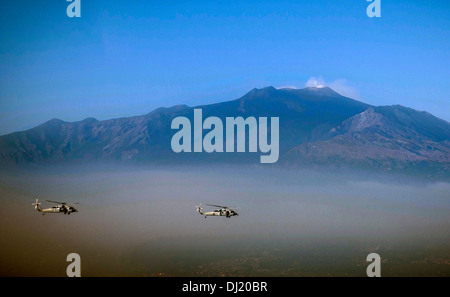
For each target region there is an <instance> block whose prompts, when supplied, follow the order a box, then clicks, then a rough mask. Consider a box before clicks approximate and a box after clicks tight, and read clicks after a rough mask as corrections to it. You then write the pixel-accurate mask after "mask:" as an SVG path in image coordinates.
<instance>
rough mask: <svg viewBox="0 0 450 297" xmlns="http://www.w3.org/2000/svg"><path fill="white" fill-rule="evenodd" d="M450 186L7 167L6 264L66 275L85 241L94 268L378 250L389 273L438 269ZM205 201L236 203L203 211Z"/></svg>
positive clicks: (339, 264)
mask: <svg viewBox="0 0 450 297" xmlns="http://www.w3.org/2000/svg"><path fill="white" fill-rule="evenodd" d="M449 192H450V183H447V182H417V180H416V179H410V178H399V179H392V178H390V176H389V175H371V176H367V175H366V176H364V175H361V174H358V172H353V173H351V174H350V173H345V174H344V173H343V172H341V174H336V173H335V172H332V171H329V172H324V171H320V170H317V171H315V170H303V171H302V170H286V169H276V168H260V167H256V168H248V167H242V166H237V167H235V166H226V167H220V168H218V167H217V166H201V167H191V166H173V167H170V168H167V167H164V168H153V169H148V168H144V167H133V166H127V167H125V166H111V165H105V166H103V167H100V168H98V167H95V166H92V167H85V166H80V167H78V168H75V167H46V169H45V170H37V169H36V168H35V170H28V171H15V172H9V173H6V172H4V171H2V172H1V174H0V201H1V207H0V214H1V215H0V220H1V222H0V226H1V227H0V236H2V248H1V256H0V257H1V263H2V265H1V266H2V270H1V274H2V275H30V276H37V275H59V276H64V275H65V268H66V267H67V263H66V262H65V257H66V256H67V254H69V253H71V252H78V253H79V254H80V255H81V258H82V263H83V264H82V265H83V266H82V267H83V268H82V269H83V271H84V273H85V275H86V276H88V275H91V276H135V275H138V276H141V275H151V276H157V275H170V276H185V275H192V276H218V275H243V276H252V275H266V276H295V275H327V273H331V274H332V275H346V274H347V275H364V273H365V264H366V263H365V256H367V254H368V253H369V252H379V253H380V255H381V256H382V258H386V259H387V261H388V262H387V263H390V265H392V266H389V265H387V267H385V266H383V268H382V269H383V271H385V272H386V273H387V274H389V273H391V275H405V274H408V273H409V274H412V275H439V273H441V274H440V275H442V273H444V274H445V273H448V269H447V270H446V269H444V268H446V267H447V266H448V265H447V266H445V264H442V265H441V264H439V263H441V262H442V261H444V263H445V261H446V259H448V258H449V257H448V255H449V253H450V247H449V246H450V235H449V233H448V230H449V228H450V218H449V216H448V214H449V213H450V212H449V211H450V201H449V199H448V193H449ZM35 199H39V201H40V202H42V203H43V206H44V207H47V206H52V204H50V203H48V202H46V201H45V200H55V201H64V202H79V203H80V205H79V206H77V208H78V209H79V213H76V214H72V215H70V216H64V215H62V214H57V215H45V216H42V215H41V214H40V213H38V212H37V211H36V210H34V207H33V206H31V203H33V202H34V201H35ZM200 203H201V204H202V205H205V204H208V203H209V204H218V205H227V206H230V207H236V208H237V210H238V212H239V214H240V215H239V216H238V217H233V218H230V219H227V218H222V217H216V218H211V217H208V218H206V219H205V218H204V217H203V216H201V215H200V214H199V213H197V212H196V210H195V207H194V206H195V205H199V204H200ZM206 207H207V206H205V208H206ZM333 259H334V260H333ZM430 259H431V260H430ZM333 261H334V262H333ZM208 263H209V264H211V265H208ZM230 263H235V264H236V265H232V264H230ZM330 263H331V264H330ZM333 263H334V264H333ZM252 267H253V268H252ZM438 272H439V273H438Z"/></svg>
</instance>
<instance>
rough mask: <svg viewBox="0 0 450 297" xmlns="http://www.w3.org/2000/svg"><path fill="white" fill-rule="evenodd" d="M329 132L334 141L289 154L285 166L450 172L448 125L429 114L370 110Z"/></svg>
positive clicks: (397, 108)
mask: <svg viewBox="0 0 450 297" xmlns="http://www.w3.org/2000/svg"><path fill="white" fill-rule="evenodd" d="M330 132H331V133H332V134H333V137H331V138H330V139H327V140H324V141H317V142H312V143H305V144H301V145H299V146H297V147H295V148H293V149H291V150H290V151H289V152H288V153H287V154H286V156H285V158H284V162H285V164H291V165H307V164H315V165H318V164H320V165H331V164H332V165H349V164H352V165H363V166H365V167H372V168H384V169H388V170H393V169H405V168H407V167H409V166H412V165H415V166H418V167H424V166H425V167H429V166H432V167H436V166H437V167H439V168H440V169H439V170H448V169H450V124H449V123H448V122H446V121H443V120H441V119H439V118H436V117H434V116H433V115H431V114H429V113H426V112H419V111H416V110H413V109H411V108H407V107H403V106H399V105H396V106H380V107H370V108H368V109H367V110H365V111H364V112H362V113H359V114H357V115H355V116H353V117H351V118H349V119H347V120H345V121H343V122H342V124H340V125H338V126H337V127H335V128H334V129H332V130H331V131H330Z"/></svg>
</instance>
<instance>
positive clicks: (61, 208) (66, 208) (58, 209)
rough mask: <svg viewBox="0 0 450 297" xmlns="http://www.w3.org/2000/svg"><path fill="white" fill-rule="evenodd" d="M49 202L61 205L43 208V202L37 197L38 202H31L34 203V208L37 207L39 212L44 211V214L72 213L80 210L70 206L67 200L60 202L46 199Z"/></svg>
mask: <svg viewBox="0 0 450 297" xmlns="http://www.w3.org/2000/svg"><path fill="white" fill-rule="evenodd" d="M45 201H47V202H51V203H57V204H59V205H57V206H53V207H51V208H44V209H42V208H41V206H40V205H41V204H42V203H40V202H39V201H38V199H36V202H35V203H33V204H31V205H34V209H36V210H37V211H39V212H42V215H45V214H46V213H64V214H67V215H70V214H71V213H72V212H78V210H77V209H76V208H75V207H73V206H70V205H69V204H68V203H66V202H58V201H51V200H45ZM71 204H80V203H71Z"/></svg>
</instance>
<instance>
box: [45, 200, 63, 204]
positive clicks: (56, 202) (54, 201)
mask: <svg viewBox="0 0 450 297" xmlns="http://www.w3.org/2000/svg"><path fill="white" fill-rule="evenodd" d="M45 201H47V202H51V203H58V204H66V202H60V201H52V200H45Z"/></svg>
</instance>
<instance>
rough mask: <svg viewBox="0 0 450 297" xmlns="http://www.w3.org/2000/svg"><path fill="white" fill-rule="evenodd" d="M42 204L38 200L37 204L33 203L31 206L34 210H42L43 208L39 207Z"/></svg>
mask: <svg viewBox="0 0 450 297" xmlns="http://www.w3.org/2000/svg"><path fill="white" fill-rule="evenodd" d="M41 204H42V203H40V202H39V200H38V199H36V202H35V203H32V204H31V205H33V206H34V209H37V210H41V207H40V206H39V205H41Z"/></svg>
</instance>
